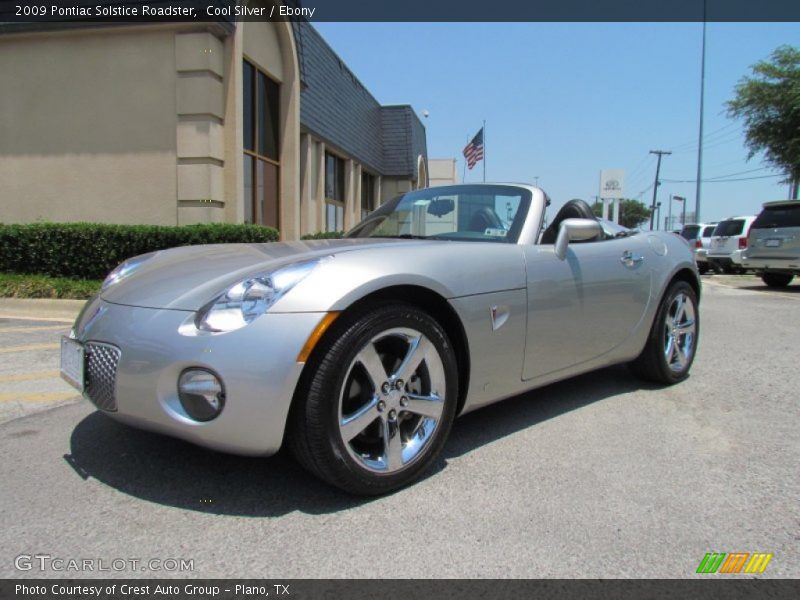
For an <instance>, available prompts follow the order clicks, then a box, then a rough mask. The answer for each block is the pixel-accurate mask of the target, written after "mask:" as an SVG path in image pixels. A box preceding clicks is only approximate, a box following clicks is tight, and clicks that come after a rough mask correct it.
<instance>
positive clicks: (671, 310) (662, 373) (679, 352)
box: [631, 281, 700, 385]
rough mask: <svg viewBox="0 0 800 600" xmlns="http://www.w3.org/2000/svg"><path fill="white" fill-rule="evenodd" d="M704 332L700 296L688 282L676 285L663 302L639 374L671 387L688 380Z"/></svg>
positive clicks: (637, 363)
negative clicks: (698, 342) (698, 341)
mask: <svg viewBox="0 0 800 600" xmlns="http://www.w3.org/2000/svg"><path fill="white" fill-rule="evenodd" d="M699 332H700V312H699V311H698V304H697V294H696V293H695V291H694V288H692V286H691V285H689V284H688V283H686V282H685V281H676V282H674V283H673V284H672V285H671V286H670V287H669V289H668V290H667V292H666V294H664V297H663V298H662V300H661V304H660V305H659V307H658V312H657V313H656V318H655V320H654V321H653V326H652V328H651V329H650V335H649V336H648V337H647V343H646V344H645V347H644V350H642V353H641V354H640V355H639V357H638V358H637V359H636V360H635V361H633V362H632V363H631V368H632V369H633V371H634V372H635V373H637V374H638V375H640V376H641V377H643V378H645V379H649V380H650V381H655V382H657V383H664V384H667V385H671V384H673V383H677V382H679V381H682V380H683V379H686V377H688V375H689V369H691V368H692V362H694V356H695V351H696V350H697V339H698V334H699Z"/></svg>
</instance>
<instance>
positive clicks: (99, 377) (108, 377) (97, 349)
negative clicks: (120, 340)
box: [84, 342, 122, 412]
mask: <svg viewBox="0 0 800 600" xmlns="http://www.w3.org/2000/svg"><path fill="white" fill-rule="evenodd" d="M85 350H86V372H85V373H86V381H85V387H84V391H85V393H86V395H87V396H88V397H89V400H91V401H92V402H93V403H94V405H95V406H97V408H99V409H101V410H107V411H112V412H113V411H115V410H117V397H116V395H115V393H114V391H115V389H116V383H117V364H118V363H119V357H120V354H122V352H121V351H120V349H119V348H117V347H116V346H112V345H111V344H102V343H100V342H86V346H85Z"/></svg>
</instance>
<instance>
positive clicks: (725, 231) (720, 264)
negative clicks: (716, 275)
mask: <svg viewBox="0 0 800 600" xmlns="http://www.w3.org/2000/svg"><path fill="white" fill-rule="evenodd" d="M755 220H756V217H755V215H748V216H744V217H731V218H729V219H725V220H724V221H720V222H719V223H717V226H716V227H715V228H714V233H713V234H712V235H711V243H710V244H709V247H708V252H707V253H706V261H707V262H708V264H709V266H711V268H713V269H715V270H719V271H722V272H723V273H744V271H745V268H744V267H743V266H742V264H741V254H742V251H743V250H744V249H745V248H747V232H748V230H749V229H750V226H751V225H752V224H753V221H755Z"/></svg>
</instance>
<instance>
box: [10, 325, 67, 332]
mask: <svg viewBox="0 0 800 600" xmlns="http://www.w3.org/2000/svg"><path fill="white" fill-rule="evenodd" d="M58 329H64V330H66V329H69V325H37V326H36V327H0V333H13V332H16V331H23V332H24V331H56V330H58Z"/></svg>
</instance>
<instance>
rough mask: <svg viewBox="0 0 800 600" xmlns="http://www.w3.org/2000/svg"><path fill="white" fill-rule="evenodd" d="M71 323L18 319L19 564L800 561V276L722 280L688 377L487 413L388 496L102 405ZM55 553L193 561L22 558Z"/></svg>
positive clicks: (3, 389) (418, 570)
mask: <svg viewBox="0 0 800 600" xmlns="http://www.w3.org/2000/svg"><path fill="white" fill-rule="evenodd" d="M67 329H68V324H66V323H58V322H52V321H22V320H13V319H0V411H1V412H0V418H1V419H2V420H3V421H4V422H3V423H2V424H0V452H2V457H3V460H2V462H1V463H0V480H2V482H3V485H2V486H0V532H2V533H0V537H1V539H2V544H1V545H0V546H1V547H2V548H1V549H0V576H2V577H42V576H47V577H76V576H103V577H106V576H121V577H139V576H145V577H146V576H187V575H188V576H192V577H245V576H249V577H271V578H276V577H284V578H290V577H420V578H421V577H500V578H504V577H515V578H516V577H518V578H522V577H568V578H574V577H581V578H595V577H657V578H661V577H665V578H673V577H675V578H683V577H692V576H695V570H696V568H697V566H698V564H699V562H700V561H701V559H702V558H703V556H704V555H705V553H707V552H769V553H772V554H773V555H774V557H773V559H772V561H771V562H770V564H769V566H768V568H767V570H766V572H765V573H764V574H763V576H764V577H800V502H798V500H800V478H798V464H800V426H799V425H800V423H799V422H798V421H799V420H800V419H798V415H800V411H799V410H798V385H797V357H798V339H800V284H798V283H794V284H793V285H792V286H790V287H789V288H787V289H786V290H782V291H773V290H768V289H767V288H766V287H765V286H763V285H762V284H761V283H760V282H759V281H758V280H756V279H755V278H752V277H732V276H731V277H728V276H711V277H704V295H703V299H702V301H701V338H700V339H701V341H700V346H699V350H698V355H697V358H696V361H695V364H694V367H693V370H692V375H691V377H690V379H689V380H688V381H686V382H684V383H682V384H680V385H677V386H674V387H671V388H657V387H652V386H648V385H643V384H642V383H641V382H640V381H638V380H637V379H635V378H634V377H633V376H631V375H630V374H629V373H628V371H627V370H626V369H625V368H624V367H614V368H609V369H605V370H602V371H598V372H595V373H591V374H588V375H584V376H582V377H579V378H576V379H574V380H571V381H568V382H562V383H559V384H556V385H552V386H549V387H547V388H544V389H541V390H537V391H534V392H531V393H528V394H524V395H522V396H519V397H517V398H514V399H511V400H509V401H506V402H503V403H500V404H497V405H494V406H492V407H489V408H486V409H484V410H481V411H478V412H476V413H472V414H470V415H467V416H465V417H463V418H462V419H459V420H458V421H457V422H456V425H455V428H454V431H453V434H452V436H451V439H450V441H449V443H448V444H447V446H446V448H445V452H444V456H443V458H442V459H441V460H440V462H439V463H438V465H437V468H436V470H435V472H433V473H432V474H431V475H430V476H428V477H427V478H425V479H424V480H422V481H420V482H418V483H417V484H416V485H413V486H411V487H409V488H407V489H405V490H402V491H400V492H398V493H395V494H393V495H391V496H387V497H383V498H377V499H370V500H364V499H357V498H353V497H349V496H346V495H343V494H342V493H340V492H338V491H336V490H334V489H331V488H329V487H326V486H325V485H323V484H321V483H319V482H317V480H315V479H314V478H313V477H311V476H309V475H307V474H306V473H305V472H304V471H302V470H301V469H300V467H299V466H297V465H296V464H295V463H294V462H293V461H292V460H291V459H290V458H288V457H285V456H281V455H279V456H277V457H273V458H269V459H254V458H239V457H234V456H227V455H223V454H218V453H213V452H210V451H206V450H203V449H200V448H197V447H194V446H191V445H189V444H186V443H183V442H180V441H176V440H172V439H169V438H164V437H160V436H158V435H155V434H151V433H145V432H140V431H137V430H134V429H130V428H128V427H125V426H122V425H118V424H116V423H114V422H112V421H111V420H109V419H107V418H106V417H104V416H103V415H101V414H99V413H96V412H95V411H93V410H92V407H91V406H90V405H89V403H88V402H86V401H82V400H79V399H78V398H77V397H76V396H75V394H74V393H72V392H71V391H70V388H69V387H68V386H66V384H64V383H63V382H61V381H60V380H59V379H58V378H57V373H56V371H57V368H58V364H57V363H58V349H57V341H58V337H57V336H58V335H59V334H60V333H61V332H62V331H64V332H65V331H67ZM35 554H44V555H49V556H50V557H52V558H61V559H65V560H69V559H78V560H81V559H93V560H97V559H101V560H103V561H105V564H106V565H108V564H110V563H111V561H113V560H114V559H120V558H121V559H124V560H130V559H138V560H140V561H148V560H150V559H156V560H162V561H163V560H166V559H185V560H191V561H193V564H192V570H191V571H187V572H176V571H159V572H157V573H153V572H149V571H142V569H141V567H137V568H135V569H132V568H128V567H126V568H125V569H123V570H121V571H119V572H115V571H110V572H109V571H106V572H98V571H94V572H83V573H77V572H74V571H57V570H52V569H49V570H45V571H40V570H39V569H38V567H37V566H36V565H35V564H34V566H33V568H31V569H30V570H23V571H21V570H18V569H17V568H15V558H16V557H18V556H20V555H35ZM97 564H98V563H95V565H97ZM139 564H141V563H139ZM705 577H720V575H705Z"/></svg>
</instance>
